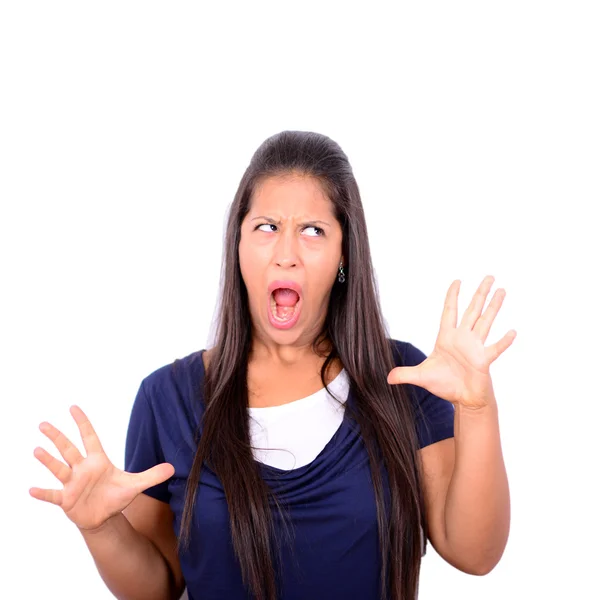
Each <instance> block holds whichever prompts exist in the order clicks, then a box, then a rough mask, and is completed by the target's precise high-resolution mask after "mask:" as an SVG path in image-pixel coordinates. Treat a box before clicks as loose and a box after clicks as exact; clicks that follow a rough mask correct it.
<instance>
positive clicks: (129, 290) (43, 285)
mask: <svg viewBox="0 0 600 600" xmlns="http://www.w3.org/2000/svg"><path fill="white" fill-rule="evenodd" d="M367 6H368V7H367ZM597 6H598V5H597V3H596V2H576V1H569V2H567V1H563V2H551V1H545V2H541V1H540V2H532V1H526V0H525V1H524V0H519V1H505V2H501V3H500V2H497V3H490V2H419V3H410V4H409V3H400V4H398V3H385V4H384V3H374V2H370V3H369V4H368V5H367V3H364V2H363V3H360V4H357V5H356V6H354V5H351V4H349V3H347V2H344V3H341V2H340V3H333V2H322V3H309V2H306V1H305V2H302V3H285V4H283V3H276V2H257V1H256V0H254V1H253V2H251V3H247V4H242V3H240V4H231V3H226V2H221V3H219V4H218V8H214V7H210V8H209V7H208V3H199V2H198V3H188V2H177V3H156V2H149V1H147V0H146V1H144V2H123V1H119V2H107V1H105V2H97V3H90V2H81V1H79V2H56V1H55V2H38V3H33V2H27V1H20V2H16V1H15V2H4V3H3V4H2V5H1V8H0V85H1V93H0V103H1V107H0V153H1V154H0V199H1V202H2V204H1V214H0V228H1V229H0V244H1V248H0V250H1V255H0V256H1V286H2V288H1V294H0V302H1V303H2V308H1V311H0V318H1V319H2V322H1V333H0V343H1V356H0V360H1V365H2V367H1V372H0V374H1V382H0V383H1V398H2V406H3V410H4V419H3V423H2V425H3V427H2V436H1V440H0V443H1V444H2V448H1V451H2V458H3V460H2V469H3V474H2V475H3V476H2V483H1V485H2V490H1V492H2V493H1V500H0V502H1V503H2V505H1V512H0V514H1V518H2V548H3V555H4V556H3V559H2V572H3V577H2V578H1V583H0V585H1V586H5V587H6V589H0V596H2V597H3V598H8V597H10V598H17V597H18V598H61V599H63V600H67V599H73V600H75V599H80V598H86V599H108V598H111V597H112V595H111V594H110V593H109V591H108V590H107V588H106V587H105V586H104V584H103V582H102V580H101V579H100V577H99V575H98V573H97V571H96V568H95V565H94V562H93V560H92V558H91V555H90V554H89V552H88V551H87V548H86V546H85V544H84V542H83V539H82V538H81V536H80V534H79V533H78V531H77V530H76V528H75V526H74V525H73V524H72V523H71V522H70V521H69V520H68V519H67V518H66V516H65V515H64V513H63V512H62V511H61V509H60V508H59V507H57V506H53V505H51V504H47V503H43V502H40V501H38V500H35V499H33V498H31V497H30V495H29V492H28V490H29V488H30V487H32V486H38V487H55V488H60V483H59V482H58V481H57V480H56V479H55V478H54V477H53V476H52V475H51V474H50V473H49V472H48V471H47V470H46V468H45V467H43V466H42V465H41V464H40V463H39V462H38V461H37V460H36V459H35V458H34V456H33V449H34V448H35V447H36V446H42V447H44V448H46V449H47V450H49V451H51V452H53V454H54V455H55V456H58V452H57V451H56V449H54V447H53V445H52V444H51V442H49V440H48V439H47V438H46V437H45V436H44V435H43V434H42V433H41V432H40V431H39V430H38V425H39V423H41V422H42V421H45V420H47V421H49V422H51V423H52V424H54V425H55V426H57V427H59V428H60V429H62V431H64V432H65V433H66V434H67V435H68V436H69V437H70V438H71V439H73V440H76V441H77V443H78V444H79V445H80V446H81V441H80V438H79V437H78V434H77V428H76V426H75V423H74V421H73V419H72V418H71V416H70V414H69V411H68V407H69V406H70V405H71V404H73V403H77V404H79V405H80V406H81V407H82V408H83V409H84V410H85V411H86V412H87V414H88V416H89V417H90V419H91V420H92V423H93V424H94V426H95V427H96V430H97V432H98V433H99V435H100V439H101V440H102V442H103V444H104V446H105V449H106V450H107V452H108V454H109V457H111V458H112V459H113V461H114V462H115V464H117V465H118V466H120V467H122V466H123V458H124V443H125V434H126V429H127V424H128V419H129V413H130V410H131V405H132V402H133V398H134V395H135V392H136V390H137V388H138V386H139V383H140V381H141V379H142V378H143V377H145V376H146V375H148V374H149V373H150V372H151V371H153V370H155V369H156V368H158V367H160V366H162V365H165V364H167V363H170V362H172V361H173V360H174V359H175V358H177V357H182V356H185V355H186V354H189V353H190V352H193V351H194V350H197V349H200V348H204V347H206V344H207V342H208V340H209V332H210V326H211V319H212V317H213V310H214V307H215V303H216V300H217V291H218V284H219V281H218V277H219V268H220V254H221V244H222V235H223V224H224V219H225V215H226V211H227V208H228V206H229V203H230V202H231V201H232V199H233V196H234V193H235V191H236V189H237V186H238V183H239V180H240V178H241V176H242V173H243V171H244V169H245V168H246V166H247V165H248V162H249V160H250V157H251V155H252V153H253V152H254V150H255V149H256V148H257V147H258V146H259V145H260V143H261V142H262V141H263V140H264V139H265V138H267V137H268V136H270V135H272V134H273V133H276V132H278V131H281V130H283V129H301V130H313V131H318V132H320V133H324V134H326V135H328V136H330V137H332V138H333V139H334V140H336V141H337V142H338V143H339V144H340V145H341V146H342V148H343V149H344V150H345V152H346V153H347V154H348V156H349V158H350V161H351V163H352V165H353V168H354V172H355V175H356V177H357V180H358V183H359V185H360V189H361V193H362V199H363V202H364V206H365V211H366V213H367V220H368V226H369V236H370V242H371V247H372V252H373V255H374V262H375V267H376V271H377V278H378V282H379V286H380V293H381V299H382V305H383V309H384V315H385V318H386V321H387V323H388V325H389V330H390V332H391V334H392V335H393V337H395V338H397V339H402V340H407V341H410V342H412V343H413V344H415V345H416V346H417V347H419V348H420V349H421V350H423V351H424V352H425V353H429V352H430V351H431V350H432V348H433V345H434V342H435V337H436V334H437V330H438V326H439V319H440V316H441V311H442V307H443V301H444V297H445V294H446V291H447V288H448V287H449V285H450V284H451V283H452V281H453V279H455V278H457V279H461V281H462V288H461V295H460V299H459V311H460V315H459V316H462V313H463V311H464V310H465V308H466V306H467V304H468V302H469V301H470V299H471V297H472V295H473V293H474V292H475V290H476V288H477V286H478V285H479V283H480V281H481V280H482V279H483V277H484V276H485V275H486V274H492V275H494V276H495V277H496V282H495V285H494V288H493V289H492V292H493V291H494V290H495V289H496V288H498V287H503V288H504V289H505V290H506V292H507V296H506V299H505V301H504V305H503V307H502V309H501V311H500V313H499V315H498V317H497V319H496V322H495V324H494V327H493V328H492V331H491V333H490V337H489V338H488V342H489V343H494V342H496V341H497V340H498V339H500V338H501V337H502V336H503V335H504V334H505V333H506V332H507V331H508V330H509V329H513V328H514V329H515V330H516V331H517V338H516V340H515V341H514V343H513V345H512V346H511V347H510V348H509V349H508V350H507V351H506V352H505V353H504V354H503V355H502V356H501V357H500V358H499V359H498V360H497V361H496V362H495V363H494V364H493V366H492V375H493V379H494V386H495V390H496V395H497V398H498V402H499V406H500V419H501V430H502V440H503V448H504V453H505V460H506V465H507V470H508V473H509V478H510V485H511V496H512V526H511V535H510V539H509V543H508V546H507V548H506V552H505V554H504V556H503V558H502V560H501V562H500V563H499V565H498V566H497V567H496V568H495V569H494V570H493V571H492V572H491V573H490V574H489V575H487V576H485V577H475V576H470V575H466V574H464V573H462V572H460V571H458V570H456V569H455V568H453V567H452V566H450V565H449V564H447V563H445V562H444V561H443V560H442V559H441V558H439V557H438V556H437V555H436V553H435V551H434V549H433V548H432V546H429V549H428V554H427V555H426V557H425V558H424V561H423V566H422V576H421V593H420V600H433V599H438V598H441V597H444V598H452V599H454V598H456V599H459V598H460V599H461V600H467V599H477V600H480V599H481V598H485V599H487V600H492V599H503V600H504V599H505V598H516V599H521V598H523V599H525V598H527V599H529V598H567V597H568V598H578V599H579V598H581V599H584V598H585V599H587V598H600V584H599V583H598V578H597V563H598V558H599V555H600V552H599V550H598V536H599V534H600V531H599V523H598V506H599V505H600V498H599V496H598V493H597V492H594V491H593V489H597V481H595V480H596V479H597V477H598V457H599V453H598V445H597V441H596V440H597V432H598V426H599V422H598V415H599V411H598V401H599V400H600V394H599V392H598V375H599V372H600V369H599V366H598V362H599V358H600V356H599V351H598V336H599V334H600V327H599V318H598V292H599V286H598V276H599V268H598V258H599V257H600V248H599V245H600V244H599V240H598V237H599V236H598V233H597V230H598V224H599V219H598V216H597V214H598V213H597V209H598V202H599V200H600V193H599V192H600V182H599V178H600V174H599V171H600V142H599V140H600V119H599V113H600V110H599V107H600V90H599V75H600V43H599V36H598V31H599V29H600V19H599V15H598V9H597ZM490 297H491V294H490ZM9 589H11V590H12V591H11V592H8V590H9Z"/></svg>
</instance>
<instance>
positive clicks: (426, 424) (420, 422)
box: [396, 341, 454, 448]
mask: <svg viewBox="0 0 600 600" xmlns="http://www.w3.org/2000/svg"><path fill="white" fill-rule="evenodd" d="M396 348H397V349H398V350H399V351H400V354H401V360H400V361H398V360H397V362H396V364H397V366H405V367H414V366H417V365H420V364H421V363H422V362H423V361H424V360H425V359H426V358H427V355H426V354H425V353H424V352H422V351H421V350H419V349H418V348H417V347H415V346H413V345H412V344H410V343H408V342H399V341H396ZM408 387H409V388H411V392H412V399H413V402H414V403H415V415H416V429H417V437H418V440H419V447H420V448H424V447H425V446H429V445H430V444H434V443H435V442H440V441H441V440H445V439H447V438H450V437H454V405H453V404H452V402H449V401H448V400H444V399H443V398H440V397H439V396H435V395H434V394H432V393H431V392H429V391H427V390H426V389H425V388H422V387H419V386H417V385H412V384H408Z"/></svg>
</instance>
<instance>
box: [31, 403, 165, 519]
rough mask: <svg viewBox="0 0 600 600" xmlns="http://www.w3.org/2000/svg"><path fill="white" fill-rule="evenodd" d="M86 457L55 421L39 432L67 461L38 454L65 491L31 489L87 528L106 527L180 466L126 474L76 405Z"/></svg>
mask: <svg viewBox="0 0 600 600" xmlns="http://www.w3.org/2000/svg"><path fill="white" fill-rule="evenodd" d="M70 412H71V415H72V416H73V418H74V419H75V422H76V423H77V426H78V428H79V432H80V434H81V439H82V440H83V445H84V448H85V452H86V454H87V456H85V457H84V456H82V454H81V453H80V452H79V450H78V449H77V447H76V446H75V445H74V444H73V443H72V442H71V441H70V440H69V439H68V438H67V437H66V436H65V435H64V434H63V433H61V432H60V431H59V430H58V429H56V427H54V426H52V425H50V423H47V422H44V423H41V424H40V430H41V431H42V433H43V434H44V435H46V436H47V437H48V438H49V439H50V440H51V441H52V442H53V443H54V445H55V446H56V447H57V449H58V451H59V452H60V454H61V456H62V457H63V458H64V460H65V462H66V463H67V464H65V463H63V462H61V461H60V460H58V459H56V458H54V457H53V456H52V455H51V454H50V453H49V452H46V450H44V449H43V448H40V447H37V448H36V449H35V450H34V451H33V454H34V456H35V457H36V458H37V459H38V460H39V461H40V462H41V463H42V464H43V465H45V466H46V467H48V469H49V470H50V472H51V473H52V474H53V475H55V476H56V478H57V479H58V480H59V481H60V482H61V483H62V484H63V489H62V490H48V489H41V488H37V487H33V488H30V490H29V493H30V494H31V496H33V497H34V498H37V499H38V500H43V501H44V502H50V503H52V504H56V505H57V506H60V507H61V508H62V509H63V510H64V512H65V514H66V515H67V517H68V518H69V519H71V521H73V523H75V525H77V527H79V529H83V530H92V529H97V528H98V527H101V526H102V525H103V524H104V523H105V522H106V521H107V520H108V519H109V518H110V517H112V516H114V515H116V514H118V513H119V512H121V511H122V510H124V509H125V508H126V507H127V506H128V505H129V504H130V503H131V502H132V501H133V499H134V498H135V497H136V496H137V495H138V494H140V493H141V492H143V491H144V490H145V489H147V488H149V487H152V486H154V485H157V484H159V483H162V482H163V481H166V480H167V479H168V478H169V477H171V476H172V475H173V473H174V472H175V469H174V467H173V465H171V464H169V463H161V464H160V465H156V466H154V467H152V468H151V469H148V470H146V471H143V472H142V473H127V472H125V471H122V470H120V469H118V468H117V467H115V466H114V465H113V464H112V463H111V462H110V460H109V459H108V457H107V456H106V454H105V452H104V450H103V448H102V445H101V444H100V440H99V439H98V436H97V435H96V432H95V431H94V428H93V427H92V424H91V423H90V421H89V419H88V418H87V417H86V415H85V413H84V412H83V411H82V410H81V409H80V408H79V407H78V406H71V408H70Z"/></svg>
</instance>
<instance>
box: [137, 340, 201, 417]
mask: <svg viewBox="0 0 600 600" xmlns="http://www.w3.org/2000/svg"><path fill="white" fill-rule="evenodd" d="M202 352H203V351H202V350H197V351H195V352H192V353H190V354H187V355H185V356H183V357H181V358H176V359H174V360H173V361H172V362H170V363H168V364H165V365H162V366H160V367H158V368H156V369H154V370H153V371H151V372H150V373H149V374H148V375H146V376H145V377H144V378H143V380H142V382H141V385H140V389H141V390H142V392H143V394H144V396H145V397H146V398H147V401H148V403H149V405H150V408H151V410H152V412H153V413H154V414H155V416H156V418H157V419H165V420H166V419H168V418H169V417H171V418H172V417H173V416H174V415H175V414H177V413H181V412H183V413H185V414H186V416H187V417H188V418H191V416H192V415H193V414H196V415H197V412H198V411H197V407H198V405H199V401H200V402H201V401H202V382H203V379H204V365H203V362H202Z"/></svg>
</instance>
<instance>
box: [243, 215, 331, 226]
mask: <svg viewBox="0 0 600 600" xmlns="http://www.w3.org/2000/svg"><path fill="white" fill-rule="evenodd" d="M258 219H262V220H263V221H267V222H268V223H273V225H278V224H279V223H280V222H281V221H276V220H275V219H273V218H271V217H265V216H260V217H254V219H251V221H258ZM315 223H320V224H321V225H327V227H331V224H330V223H327V221H320V220H319V219H316V220H314V221H306V222H305V223H301V225H313V224H315Z"/></svg>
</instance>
